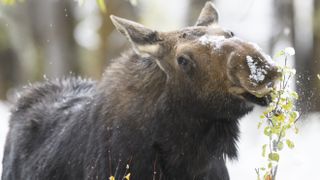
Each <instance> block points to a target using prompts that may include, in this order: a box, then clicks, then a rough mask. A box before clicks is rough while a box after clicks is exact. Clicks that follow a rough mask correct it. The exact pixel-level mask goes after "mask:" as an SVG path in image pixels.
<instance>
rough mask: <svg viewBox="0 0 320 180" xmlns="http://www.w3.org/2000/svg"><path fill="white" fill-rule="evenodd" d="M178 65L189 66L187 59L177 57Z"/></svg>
mask: <svg viewBox="0 0 320 180" xmlns="http://www.w3.org/2000/svg"><path fill="white" fill-rule="evenodd" d="M178 64H179V65H182V66H187V65H188V64H189V59H187V58H186V57H184V56H180V57H178Z"/></svg>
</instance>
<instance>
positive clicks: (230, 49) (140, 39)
mask: <svg viewBox="0 0 320 180" xmlns="http://www.w3.org/2000/svg"><path fill="white" fill-rule="evenodd" d="M111 20H112V22H113V24H114V25H115V27H116V28H117V30H118V31H119V32H120V33H122V34H123V35H125V36H126V37H127V39H128V40H129V42H130V44H131V45H132V48H133V50H134V52H135V53H136V54H138V55H140V56H146V57H153V58H152V59H153V60H154V61H155V62H156V63H157V65H158V66H159V68H160V69H161V70H162V71H163V72H164V73H165V74H166V76H167V81H168V82H169V83H170V82H174V83H171V84H174V85H175V88H176V89H181V88H182V87H183V88H184V91H186V89H188V91H193V93H189V95H190V94H191V95H192V96H195V97H199V99H202V100H203V101H208V99H212V96H215V97H216V96H223V97H226V96H229V97H233V98H238V99H242V100H247V101H251V102H254V103H256V104H260V105H266V104H267V102H266V101H267V98H266V97H267V96H268V94H269V93H270V90H271V88H272V87H274V86H275V84H276V81H277V79H278V78H279V77H280V73H279V72H278V69H277V68H276V66H275V65H274V64H273V62H272V60H271V58H270V57H269V56H268V55H266V54H265V53H263V52H262V50H261V49H260V48H259V47H258V46H257V45H255V44H254V43H250V42H246V41H244V40H241V39H239V38H237V37H235V35H234V33H233V32H232V31H230V30H227V29H224V28H222V27H220V26H219V25H218V20H219V15H218V12H217V10H216V8H215V6H214V5H213V4H212V3H211V2H207V3H206V5H205V6H204V8H203V9H202V11H201V13H200V16H199V18H198V20H197V22H196V23H195V25H194V26H191V27H187V28H183V29H180V30H177V31H171V32H160V31H156V30H152V29H149V28H147V27H145V26H143V25H141V24H138V23H136V22H132V21H129V20H126V19H123V18H119V17H116V16H113V15H111ZM199 94H200V95H199Z"/></svg>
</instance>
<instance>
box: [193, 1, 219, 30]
mask: <svg viewBox="0 0 320 180" xmlns="http://www.w3.org/2000/svg"><path fill="white" fill-rule="evenodd" d="M218 21H219V13H218V11H217V9H216V7H215V6H214V5H213V3H212V2H210V1H208V2H207V3H206V4H205V5H204V7H203V8H202V10H201V13H200V15H199V17H198V20H197V22H196V24H195V26H210V25H212V24H217V23H218Z"/></svg>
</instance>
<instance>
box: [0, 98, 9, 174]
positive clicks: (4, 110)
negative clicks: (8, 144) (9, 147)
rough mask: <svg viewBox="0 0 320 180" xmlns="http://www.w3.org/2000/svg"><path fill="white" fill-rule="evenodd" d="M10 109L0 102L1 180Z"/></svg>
mask: <svg viewBox="0 0 320 180" xmlns="http://www.w3.org/2000/svg"><path fill="white" fill-rule="evenodd" d="M9 115H10V113H9V108H8V106H7V105H6V104H5V103H2V102H0V162H1V163H0V179H1V172H2V156H3V147H4V143H5V139H6V134H7V132H8V119H9Z"/></svg>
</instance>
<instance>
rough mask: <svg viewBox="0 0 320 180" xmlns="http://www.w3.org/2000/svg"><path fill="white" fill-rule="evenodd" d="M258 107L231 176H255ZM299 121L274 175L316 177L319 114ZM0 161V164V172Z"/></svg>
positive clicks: (1, 130) (4, 110)
mask: <svg viewBox="0 0 320 180" xmlns="http://www.w3.org/2000/svg"><path fill="white" fill-rule="evenodd" d="M261 111H262V108H259V107H257V108H255V110H254V112H252V113H250V114H248V115H247V116H246V117H244V118H243V119H242V120H241V138H240V142H239V144H238V145H239V159H238V161H233V162H228V164H227V165H228V168H229V173H230V176H231V180H251V179H252V180H255V179H256V173H255V171H254V169H255V168H256V167H260V166H261V165H263V163H264V162H265V161H264V160H263V158H262V157H261V146H262V144H263V143H265V142H267V141H266V139H265V138H264V137H263V135H262V133H261V131H260V130H258V129H257V123H258V120H259V114H260V113H261ZM9 115H10V114H9V108H8V106H6V105H5V104H4V103H1V102H0V159H1V161H2V155H3V146H4V143H5V136H6V133H7V131H8V119H9ZM302 121H305V122H306V123H304V124H303V125H300V132H299V134H298V135H293V136H292V140H293V141H294V142H295V148H294V149H293V150H283V153H282V154H281V155H280V158H281V159H280V165H279V171H278V173H279V174H278V179H280V180H288V179H290V180H301V179H308V180H309V179H310V180H316V179H320V175H319V172H318V170H319V162H320V155H319V152H320V143H319V142H320V141H319V139H320V115H310V116H308V118H307V119H305V120H301V122H302ZM1 172H2V165H1V164H0V175H1Z"/></svg>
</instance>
